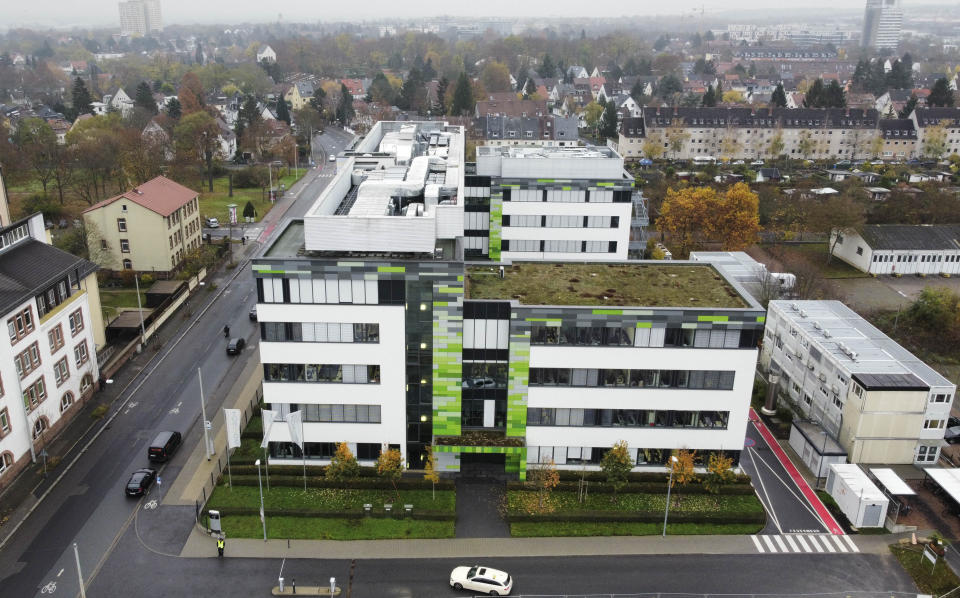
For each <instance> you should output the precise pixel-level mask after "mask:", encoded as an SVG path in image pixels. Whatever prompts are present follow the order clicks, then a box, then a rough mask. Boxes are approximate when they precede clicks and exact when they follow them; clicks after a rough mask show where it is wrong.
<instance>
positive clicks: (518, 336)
mask: <svg viewBox="0 0 960 598" xmlns="http://www.w3.org/2000/svg"><path fill="white" fill-rule="evenodd" d="M463 144H464V135H463V129H462V128H461V127H453V126H448V125H446V124H444V123H439V122H421V123H407V122H405V123H390V122H380V123H378V124H377V125H376V126H375V127H374V129H373V130H372V131H371V132H370V134H369V135H368V136H367V137H366V138H365V139H364V140H363V141H362V142H361V143H360V145H359V146H358V147H357V148H356V149H355V150H354V151H352V152H347V153H345V154H342V155H341V156H340V157H339V159H338V166H339V169H338V174H337V175H336V176H335V178H334V179H333V180H332V181H331V184H330V185H329V186H328V187H327V189H326V190H325V191H324V192H323V193H322V194H321V195H320V197H319V198H318V199H317V201H316V203H315V204H314V205H313V207H312V208H311V209H310V210H309V211H308V212H307V214H306V215H305V217H304V218H303V220H302V221H292V222H290V223H289V224H288V225H287V226H286V227H285V229H283V230H282V231H281V232H280V233H279V235H278V236H277V237H276V239H275V241H273V242H272V243H271V244H270V245H268V246H267V247H265V248H264V249H263V250H262V252H261V254H260V255H259V256H257V257H256V258H255V259H254V260H253V264H252V269H253V274H254V276H255V278H256V282H257V294H258V299H257V300H258V305H257V313H258V318H259V320H260V325H261V334H262V338H261V343H260V358H261V361H262V362H263V368H264V382H263V392H264V401H265V402H266V403H269V404H270V406H271V408H272V409H274V410H276V411H278V412H279V413H280V416H281V418H285V417H286V416H287V415H288V414H289V413H290V412H291V411H294V410H302V411H303V412H304V424H303V427H304V430H303V434H304V438H305V440H306V442H305V445H304V446H305V453H306V462H307V464H316V465H321V464H324V463H327V462H329V459H330V457H331V456H332V454H333V451H334V450H335V444H336V443H338V442H347V443H348V444H349V445H350V446H351V449H352V450H353V452H354V454H355V455H357V457H358V458H359V459H360V460H361V461H366V462H371V461H372V460H373V459H376V457H377V456H378V455H379V453H380V451H381V450H382V447H384V446H394V447H397V448H399V449H400V450H401V452H402V453H403V455H404V459H405V460H406V462H407V463H408V465H409V466H410V467H412V468H420V467H422V466H423V462H424V458H425V455H426V449H427V448H428V447H433V450H434V452H435V454H436V455H437V456H438V462H439V464H440V468H441V470H442V471H446V472H455V471H458V470H459V469H460V467H461V465H465V464H469V463H471V462H476V461H486V462H490V461H493V462H497V463H502V464H503V466H504V468H505V470H506V471H508V472H511V473H516V474H517V475H519V476H520V477H521V478H522V477H524V475H525V471H526V468H527V464H528V463H535V462H538V461H541V460H545V459H547V458H550V459H553V460H554V461H555V462H556V463H557V464H558V466H560V467H566V468H570V467H588V468H596V467H598V466H599V462H600V460H601V459H602V456H603V454H604V453H605V452H606V451H607V450H608V449H609V448H610V447H611V446H612V445H613V444H614V443H615V442H617V441H618V440H625V441H627V443H628V446H629V448H630V450H631V453H632V455H633V458H634V459H635V463H636V466H637V467H638V468H644V467H649V468H662V467H663V464H664V463H666V461H667V459H668V458H669V455H670V452H671V451H673V450H677V449H690V450H694V451H696V453H697V459H698V460H700V461H701V462H704V461H705V460H706V459H707V457H708V456H709V454H710V453H711V452H713V451H725V452H728V453H730V454H731V455H733V456H734V457H738V456H739V450H740V447H741V446H742V445H743V436H744V433H745V429H746V425H747V413H748V409H749V402H750V394H751V389H752V386H753V370H754V367H755V363H756V357H757V346H758V342H759V339H760V335H761V334H762V329H763V322H764V310H763V308H762V307H761V306H760V305H759V304H758V303H757V302H756V301H755V300H754V299H753V298H752V297H751V296H750V294H749V293H748V292H746V291H745V290H744V289H743V287H741V286H740V285H739V284H738V283H737V282H736V281H735V280H732V279H731V278H728V277H727V275H725V274H724V272H723V271H721V270H719V269H718V268H716V267H714V266H713V265H711V264H702V263H693V262H628V261H625V260H624V259H623V257H624V256H623V255H622V254H621V257H620V258H619V259H609V258H608V257H607V255H605V254H604V255H603V256H602V257H603V258H605V261H602V262H601V261H598V260H597V258H596V257H595V256H589V255H588V256H587V257H586V259H582V258H583V257H584V256H583V255H582V253H583V252H576V251H571V252H567V253H565V254H564V253H561V254H560V255H559V256H556V257H554V255H551V253H550V252H545V251H540V252H531V255H529V256H524V257H525V258H526V259H525V260H523V261H521V259H520V258H519V257H518V256H516V255H514V256H511V257H512V258H513V260H512V262H508V261H505V260H503V258H504V253H505V252H506V251H512V250H509V249H506V248H503V247H502V246H501V250H500V252H499V253H497V252H488V253H487V256H488V258H489V259H487V260H483V259H482V257H483V254H482V253H477V254H475V258H473V259H476V260H477V261H466V262H465V261H464V252H465V250H466V248H467V246H466V245H465V244H464V241H465V240H466V239H469V238H470V237H469V236H464V229H465V228H466V230H467V231H470V230H483V229H481V228H479V227H476V226H471V224H472V223H474V222H475V221H474V220H473V218H474V217H472V216H470V215H471V214H481V213H483V214H485V216H484V217H486V218H489V221H490V223H491V226H490V228H489V229H488V230H489V231H491V232H489V233H487V234H488V235H489V236H488V237H487V238H489V239H490V240H491V243H490V244H489V245H488V247H494V248H495V247H496V245H497V243H494V242H493V239H498V240H499V239H501V238H509V239H510V240H511V243H512V240H513V239H514V238H517V237H507V236H506V235H504V237H500V236H499V234H497V233H499V231H494V228H495V227H502V229H501V230H506V229H507V226H508V225H507V223H506V222H502V221H501V217H502V216H506V215H509V216H510V217H511V221H510V226H511V227H512V226H513V220H512V219H513V216H514V215H522V216H528V215H535V216H537V217H538V218H539V220H540V222H541V223H542V222H543V220H544V218H549V217H550V215H548V214H546V213H542V212H541V213H538V214H532V213H522V212H513V211H511V210H509V209H508V208H507V204H509V203H512V202H513V200H514V199H515V197H516V198H519V197H525V196H526V194H527V193H529V194H530V196H531V197H533V198H534V199H533V200H529V201H523V202H518V203H523V204H524V205H531V206H537V207H540V208H541V209H544V206H546V207H548V208H554V206H552V205H550V206H548V205H547V204H551V203H552V202H551V200H550V199H549V198H551V197H558V198H559V197H571V198H572V197H573V194H574V193H579V194H580V198H581V201H579V202H575V201H573V200H572V199H568V200H567V201H559V200H555V202H556V205H557V206H560V208H563V207H569V208H578V209H580V210H584V209H586V208H590V209H593V208H595V207H596V208H598V211H597V213H594V214H592V213H590V212H585V211H579V212H576V213H574V211H575V210H574V209H571V210H570V211H569V212H568V213H566V214H564V213H562V212H560V211H559V210H558V211H557V212H556V213H555V214H556V215H558V216H559V215H573V216H575V217H576V218H578V219H579V222H582V221H584V220H586V219H588V218H591V217H600V216H610V217H612V216H618V217H621V218H623V219H626V218H627V217H628V214H629V213H628V212H626V211H625V212H624V213H623V214H620V213H617V214H613V213H607V214H604V213H601V212H600V210H599V209H601V208H611V207H612V208H615V209H622V208H623V207H626V208H630V206H632V199H631V198H632V193H633V192H632V185H630V183H631V181H630V180H629V179H625V178H623V176H622V163H621V164H617V162H618V160H619V158H618V157H616V156H615V155H613V154H611V153H608V152H605V151H600V152H598V155H583V154H576V153H567V152H559V153H556V154H553V153H547V154H544V153H543V148H536V151H537V152H540V153H528V152H516V151H513V150H514V148H494V149H493V150H492V151H486V150H487V149H489V148H480V150H481V151H479V152H478V163H477V164H476V165H472V164H466V163H464V161H463V157H464V152H463ZM615 166H616V168H615ZM474 168H475V169H476V170H475V172H476V174H465V172H469V171H473V169H474ZM541 169H542V170H541ZM550 169H554V170H550ZM615 170H616V172H614V171H615ZM561 177H562V179H563V180H558V179H560V178H561ZM540 179H543V180H540ZM614 181H616V182H614ZM598 183H611V186H610V187H607V185H605V184H598ZM513 185H516V186H513ZM536 185H541V187H537V186H536ZM554 185H555V186H556V188H554V187H553V186H554ZM564 187H569V189H565V188H564ZM611 187H612V189H611ZM488 191H489V193H488ZM505 191H507V192H508V193H504V192H505ZM606 191H610V193H609V197H608V196H607V195H604V197H605V200H604V201H592V199H591V201H587V199H588V198H596V197H599V196H597V195H595V194H599V193H603V192H606ZM621 191H622V192H623V193H624V197H625V198H627V200H626V201H616V200H615V199H614V195H613V194H615V193H618V192H621ZM515 192H516V193H517V195H516V196H514V193H515ZM520 192H524V195H520ZM562 193H570V195H569V196H564V195H561V194H562ZM617 197H619V196H617ZM483 198H487V199H488V202H489V206H490V207H489V210H488V211H486V212H481V211H476V212H474V211H469V210H467V211H465V208H470V206H473V205H483V204H484V203H485V202H484V201H482V200H483ZM508 198H509V200H508ZM474 200H477V201H474ZM595 204H596V205H595ZM619 204H623V206H621V205H619ZM486 214H489V215H486ZM458 219H459V220H458ZM465 222H466V223H467V224H466V226H465V225H464V223H465ZM618 226H619V225H618ZM531 228H535V229H537V228H540V229H542V228H543V227H531ZM571 228H573V227H571ZM579 228H581V229H585V228H589V227H579ZM607 228H608V229H611V228H614V227H612V226H610V227H607ZM540 241H541V240H538V242H540ZM578 242H579V243H580V244H581V247H582V243H583V242H584V241H582V240H580V241H578ZM604 242H605V243H609V242H610V241H609V240H608V239H604ZM617 242H619V239H618V241H617ZM618 251H619V249H618ZM491 254H492V255H491ZM571 257H574V258H581V259H578V260H576V261H574V260H573V259H570V258H571ZM551 258H553V259H551ZM290 440H291V438H290V435H289V430H288V428H287V426H285V425H274V426H273V427H272V428H270V431H269V442H270V443H269V447H270V449H269V450H270V462H271V463H300V462H301V459H302V458H303V457H302V456H301V455H302V453H301V451H300V449H299V448H298V447H297V446H296V445H294V444H291V442H290Z"/></svg>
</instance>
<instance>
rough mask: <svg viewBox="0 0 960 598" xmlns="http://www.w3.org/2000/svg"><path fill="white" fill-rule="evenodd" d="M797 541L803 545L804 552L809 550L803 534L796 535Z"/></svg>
mask: <svg viewBox="0 0 960 598" xmlns="http://www.w3.org/2000/svg"><path fill="white" fill-rule="evenodd" d="M797 542H799V543H800V546H803V551H804V552H810V547H809V546H807V542H806V540H804V539H803V536H797Z"/></svg>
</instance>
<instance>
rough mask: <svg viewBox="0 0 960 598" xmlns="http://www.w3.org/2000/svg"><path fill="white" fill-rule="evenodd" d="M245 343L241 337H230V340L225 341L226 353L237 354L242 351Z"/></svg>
mask: <svg viewBox="0 0 960 598" xmlns="http://www.w3.org/2000/svg"><path fill="white" fill-rule="evenodd" d="M246 344H247V341H245V340H243V339H242V338H232V339H230V342H229V343H227V355H239V354H240V351H243V347H244V345H246Z"/></svg>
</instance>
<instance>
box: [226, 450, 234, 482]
mask: <svg viewBox="0 0 960 598" xmlns="http://www.w3.org/2000/svg"><path fill="white" fill-rule="evenodd" d="M227 479H228V480H229V481H228V482H227V485H228V486H229V487H230V489H231V490H233V472H232V471H230V443H227Z"/></svg>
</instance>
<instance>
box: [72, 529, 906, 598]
mask: <svg viewBox="0 0 960 598" xmlns="http://www.w3.org/2000/svg"><path fill="white" fill-rule="evenodd" d="M463 564H470V565H472V564H476V563H464V562H461V561H454V560H451V559H430V560H406V559H397V560H358V561H356V562H355V564H354V569H353V582H352V584H350V585H351V591H350V593H349V594H348V595H349V596H351V598H432V597H438V598H440V597H442V598H453V597H457V596H470V595H471V594H470V593H469V592H458V591H456V590H454V589H452V588H450V587H449V585H448V580H449V574H450V570H451V569H453V567H455V566H458V565H463ZM481 564H485V565H488V566H492V567H496V568H500V569H503V570H505V571H507V572H509V573H510V574H511V575H512V576H513V577H514V579H515V580H516V581H515V586H514V592H513V594H514V595H520V594H525V595H539V596H543V595H564V594H599V593H602V594H604V595H607V594H638V593H643V594H653V595H656V594H657V593H664V594H668V593H669V594H697V595H699V596H700V597H703V596H704V594H718V595H719V594H723V595H726V596H725V598H729V597H730V596H731V595H751V594H777V595H780V596H789V595H800V594H808V595H811V594H817V595H819V596H821V598H828V597H830V596H836V597H837V598H839V597H841V596H850V595H855V596H857V597H858V598H863V597H864V596H866V595H869V594H863V593H862V592H873V593H875V594H876V595H877V596H881V595H882V596H886V597H888V598H889V597H891V596H894V595H895V593H899V592H902V593H903V594H902V595H904V596H905V595H911V596H913V595H916V589H915V588H914V587H913V582H912V581H911V580H910V579H909V577H907V576H906V574H905V573H904V572H903V570H902V569H901V568H900V566H899V565H898V564H897V563H896V561H895V560H894V559H893V557H892V556H886V555H884V556H879V555H863V554H857V555H847V554H844V555H819V556H818V555H801V554H791V555H738V556H705V555H663V556H640V557H637V556H629V557H627V556H604V557H565V558H494V559H489V560H488V561H484V562H483V563H481ZM281 566H282V567H283V576H284V578H285V579H286V581H287V583H288V584H289V583H290V580H291V579H295V580H296V582H297V584H298V585H300V586H305V585H327V584H328V583H329V578H330V577H336V579H337V584H338V585H340V586H343V585H345V584H349V575H350V566H351V562H350V561H347V560H287V561H285V562H283V561H281V560H279V559H230V558H224V559H217V558H207V559H181V558H177V557H167V556H162V555H160V554H157V553H152V552H149V551H147V550H146V549H145V548H144V547H143V546H138V541H137V539H136V537H134V536H133V535H132V534H127V536H125V537H124V539H123V542H121V544H120V550H117V551H115V552H114V554H113V555H112V556H111V559H110V561H108V566H106V567H104V569H103V571H102V572H101V573H100V575H99V576H98V577H97V579H96V580H95V581H94V583H93V584H92V586H91V587H90V589H89V591H88V594H89V595H90V596H121V595H126V594H127V593H126V592H125V590H124V588H130V586H131V583H135V584H136V585H138V586H141V587H148V588H150V591H149V595H150V596H151V597H156V598H166V597H170V598H174V597H177V598H179V597H182V596H185V595H190V596H204V597H208V598H218V597H224V598H227V597H230V598H234V597H236V596H238V595H239V596H265V595H269V591H270V588H272V587H273V586H275V585H276V584H277V577H278V576H279V575H280V573H281ZM814 571H815V572H816V574H815V575H811V573H812V572H814ZM174 572H175V573H174ZM134 580H135V581H134ZM238 588H243V589H242V591H238ZM344 594H346V593H344Z"/></svg>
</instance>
